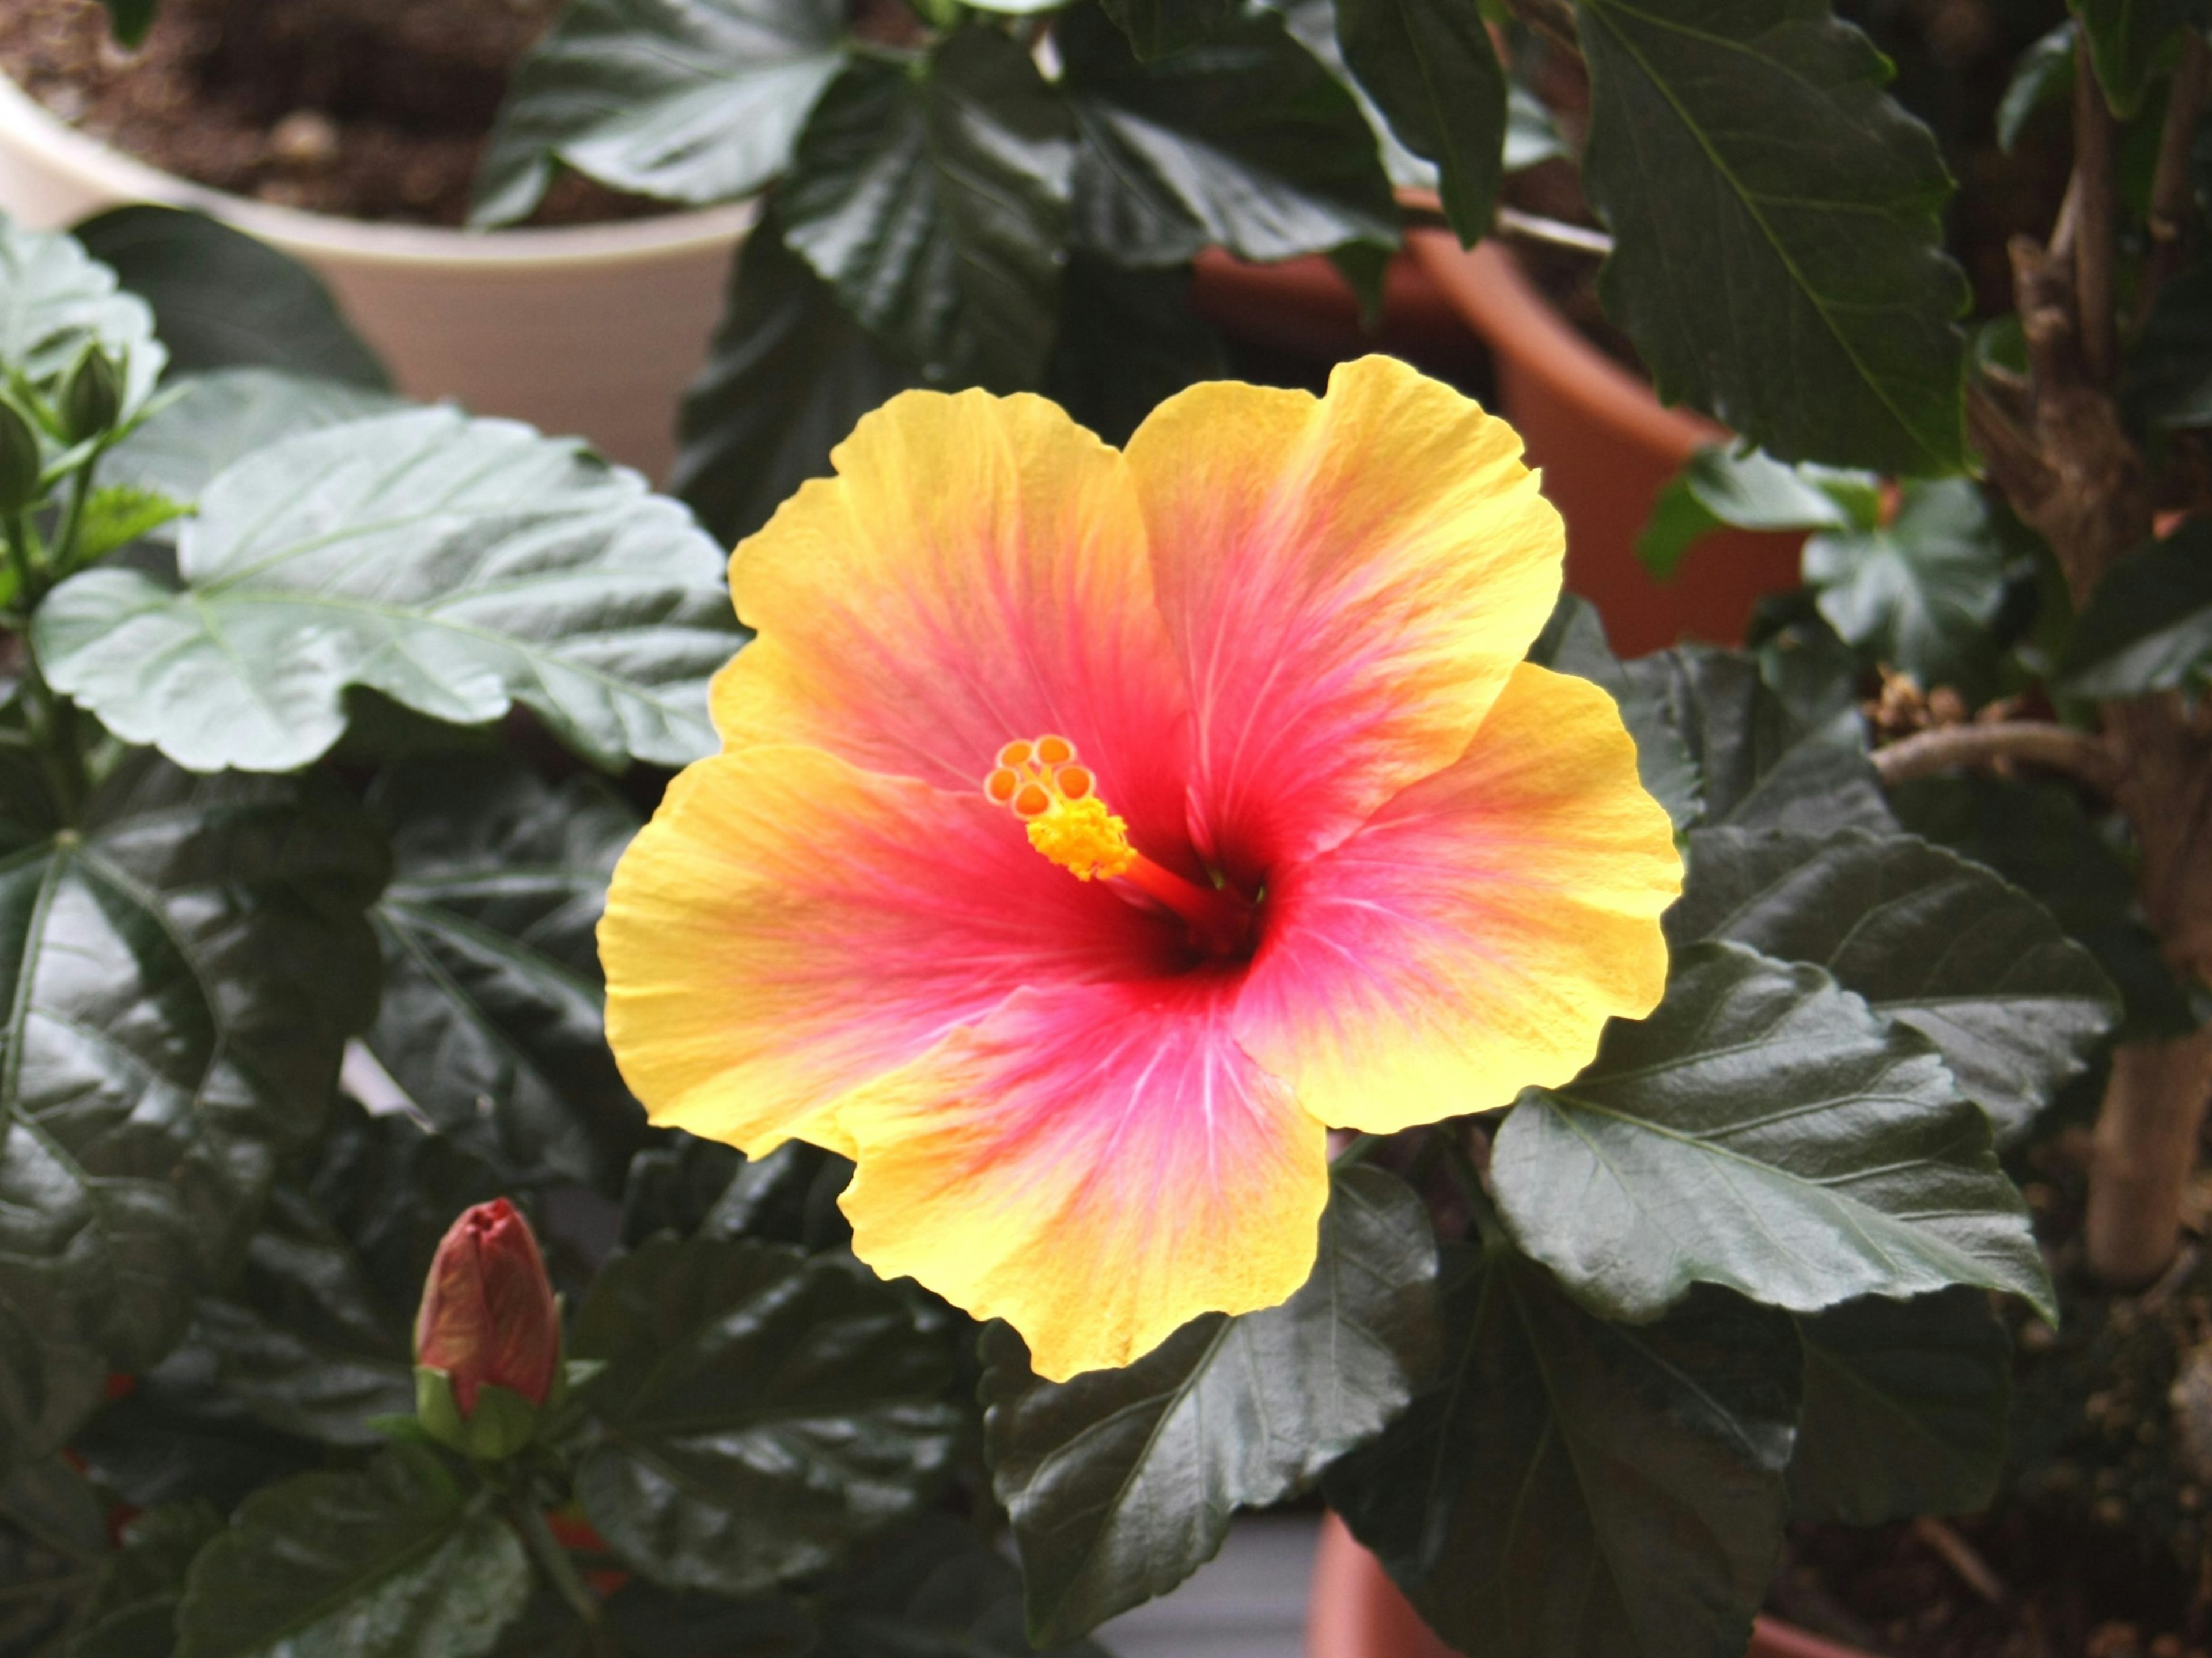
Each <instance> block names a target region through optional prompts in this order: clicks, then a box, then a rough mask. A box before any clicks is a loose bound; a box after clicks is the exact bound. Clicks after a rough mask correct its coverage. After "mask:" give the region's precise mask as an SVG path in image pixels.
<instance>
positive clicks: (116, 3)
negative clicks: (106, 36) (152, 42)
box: [101, 0, 161, 46]
mask: <svg viewBox="0 0 2212 1658" xmlns="http://www.w3.org/2000/svg"><path fill="white" fill-rule="evenodd" d="M101 3H102V4H104V5H105V6H106V8H107V27H108V29H109V31H110V32H111V33H112V34H113V35H114V36H115V42H116V44H117V45H118V46H137V44H138V43H139V42H140V41H142V40H143V39H145V38H146V31H147V30H148V29H149V28H151V27H154V15H155V12H156V11H158V10H159V9H161V0H101Z"/></svg>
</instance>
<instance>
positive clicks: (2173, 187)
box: [2136, 28, 2212, 327]
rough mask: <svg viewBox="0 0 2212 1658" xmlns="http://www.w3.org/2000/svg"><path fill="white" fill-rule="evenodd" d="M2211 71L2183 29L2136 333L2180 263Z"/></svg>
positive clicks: (2206, 54) (2206, 56)
mask: <svg viewBox="0 0 2212 1658" xmlns="http://www.w3.org/2000/svg"><path fill="white" fill-rule="evenodd" d="M2209 70H2212V48H2207V46H2205V44H2204V37H2203V35H2202V34H2200V33H2197V31H2196V30H2195V29H2193V28H2192V29H2184V30H2183V31H2182V33H2181V61H2180V62H2179V64H2176V65H2175V66H2174V71H2173V88H2172V91H2170V92H2169V93H2168V94H2166V125H2165V126H2164V127H2163V128H2162V129H2161V130H2160V133H2159V140H2158V166H2157V168H2156V170H2155V171H2154V173H2152V174H2151V185H2150V239H2151V249H2150V258H2149V261H2148V263H2147V264H2145V265H2144V267H2143V279H2142V291H2141V292H2140V293H2138V294H2137V295H2136V319H2137V321H2136V325H2137V326H2138V327H2140V326H2141V325H2142V319H2146V318H2148V316H2149V315H2150V307H2151V302H2152V301H2154V300H2155V299H2156V298H2157V297H2158V290H2159V289H2160V287H2162V286H2163V285H2164V284H2165V282H2166V278H2167V277H2168V276H2172V274H2173V271H2174V267H2175V266H2176V265H2178V264H2180V262H2181V254H2182V239H2183V234H2184V233H2185V231H2186V230H2187V229H2188V227H2189V210H2190V206H2191V191H2190V188H2189V150H2190V142H2191V139H2192V138H2194V137H2195V136H2196V133H2197V117H2198V116H2199V115H2201V114H2202V113H2203V110H2204V93H2205V84H2206V82H2207V80H2208V79H2212V73H2208V71H2209Z"/></svg>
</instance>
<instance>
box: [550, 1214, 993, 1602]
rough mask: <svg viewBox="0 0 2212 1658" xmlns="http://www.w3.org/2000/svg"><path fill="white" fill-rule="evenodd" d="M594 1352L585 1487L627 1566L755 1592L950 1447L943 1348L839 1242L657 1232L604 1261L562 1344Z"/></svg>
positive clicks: (592, 1511)
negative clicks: (789, 1242) (735, 1239)
mask: <svg viewBox="0 0 2212 1658" xmlns="http://www.w3.org/2000/svg"><path fill="white" fill-rule="evenodd" d="M572 1351H573V1353H574V1357H578V1358H581V1359H598V1360H601V1361H603V1362H604V1363H605V1364H606V1367H607V1368H606V1369H605V1370H604V1371H602V1372H600V1374H599V1376H597V1377H596V1378H595V1379H594V1380H593V1381H592V1383H591V1384H590V1387H589V1389H588V1392H587V1394H586V1398H587V1400H588V1401H589V1403H590V1405H591V1406H592V1411H593V1412H594V1414H595V1417H596V1418H597V1420H598V1421H599V1424H600V1426H601V1429H602V1434H601V1436H600V1438H599V1442H598V1443H597V1444H596V1445H595V1446H594V1447H593V1448H592V1450H591V1451H590V1452H589V1453H588V1454H587V1455H586V1456H585V1458H584V1460H583V1461H582V1463H581V1464H580V1466H579V1467H578V1468H577V1471H576V1489H577V1493H578V1495H579V1496H580V1497H582V1499H583V1502H584V1509H585V1512H586V1514H587V1515H589V1516H590V1517H591V1521H592V1524H593V1525H594V1526H596V1527H598V1528H599V1533H600V1534H601V1535H602V1536H604V1537H605V1539H606V1540H607V1541H608V1543H609V1544H610V1545H611V1546H612V1547H613V1548H614V1549H615V1551H616V1552H617V1553H619V1554H621V1555H622V1556H623V1558H624V1559H625V1560H626V1561H627V1562H628V1563H629V1564H630V1565H631V1566H632V1567H633V1568H634V1569H635V1570H638V1571H641V1572H642V1573H644V1574H645V1575H646V1576H649V1577H651V1578H653V1579H654V1580H655V1581H656V1582H660V1583H664V1584H666V1585H668V1586H670V1587H671V1588H701V1589H711V1590H714V1591H716V1592H717V1593H720V1594H755V1593H757V1592H759V1591H760V1590H763V1589H765V1588H769V1587H771V1586H772V1585H773V1584H774V1583H775V1582H776V1581H777V1580H779V1579H781V1578H786V1577H792V1576H801V1575H803V1574H805V1573H808V1572H813V1571H819V1570H822V1569H823V1568H824V1567H825V1566H828V1565H830V1564H834V1563H835V1562H836V1560H837V1558H839V1555H840V1553H841V1552H842V1550H843V1549H844V1548H845V1546H847V1545H848V1544H850V1543H851V1542H852V1541H853V1540H855V1539H856V1538H859V1537H861V1536H864V1535H866V1534H867V1533H870V1532H873V1531H877V1530H879V1529H880V1528H882V1527H884V1526H885V1525H887V1524H889V1523H890V1522H891V1521H895V1520H898V1519H901V1518H902V1517H904V1516H905V1515H909V1514H912V1513H913V1512H914V1511H915V1509H917V1508H918V1507H919V1506H920V1504H921V1502H922V1501H923V1500H924V1498H925V1497H927V1495H928V1494H929V1492H930V1491H931V1490H932V1489H933V1487H934V1486H935V1485H938V1484H939V1482H940V1481H941V1479H943V1477H944V1475H945V1472H946V1470H947V1468H948V1467H949V1465H950V1463H951V1455H952V1447H953V1433H954V1429H955V1426H956V1423H957V1417H956V1415H955V1413H954V1412H952V1411H951V1409H950V1408H949V1407H948V1406H945V1405H943V1404H940V1403H939V1402H938V1401H939V1397H940V1395H941V1394H943V1392H944V1390H945V1386H946V1384H947V1383H948V1382H949V1381H950V1380H951V1370H950V1366H949V1364H948V1363H947V1361H946V1358H945V1352H944V1349H943V1347H942V1346H941V1345H939V1343H938V1342H936V1341H935V1340H933V1339H931V1338H930V1337H928V1336H927V1335H926V1334H925V1333H923V1332H922V1331H921V1328H920V1327H918V1326H917V1324H916V1323H915V1319H914V1316H913V1315H912V1313H911V1312H910V1311H909V1310H908V1306H907V1303H905V1301H904V1300H903V1299H902V1297H900V1296H899V1295H898V1294H897V1293H896V1291H892V1290H890V1289H889V1288H887V1287H886V1286H884V1284H881V1283H879V1282H878V1281H877V1280H876V1279H875V1278H873V1277H872V1276H871V1275H870V1274H869V1273H868V1272H867V1270H866V1268H865V1267H862V1266H860V1265H859V1264H858V1263H857V1262H855V1261H853V1260H850V1259H849V1258H846V1257H840V1256H830V1255H815V1256H806V1255H801V1254H797V1253H795V1252H793V1251H790V1250H785V1249H778V1248H770V1247H769V1246H766V1245H763V1244H755V1243H732V1242H719V1241H714V1240H696V1241H693V1242H678V1241H677V1240H674V1239H669V1238H660V1239H655V1240H652V1241H649V1242H647V1243H646V1244H644V1245H643V1246H642V1247H641V1248H639V1249H638V1251H637V1252H636V1253H635V1254H632V1255H629V1256H626V1257H624V1258H623V1259H622V1260H617V1261H616V1262H614V1263H613V1264H612V1265H611V1266H608V1267H607V1268H605V1270H604V1271H603V1272H601V1273H600V1274H599V1280H598V1282H597V1283H595V1284H593V1285H592V1295H591V1299H590V1300H589V1301H587V1302H586V1303H585V1306H584V1310H583V1313H582V1315H581V1316H580V1318H579V1319H578V1321H577V1323H576V1327H575V1331H574V1340H573V1343H572Z"/></svg>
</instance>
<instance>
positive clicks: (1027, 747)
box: [999, 742, 1036, 766]
mask: <svg viewBox="0 0 2212 1658" xmlns="http://www.w3.org/2000/svg"><path fill="white" fill-rule="evenodd" d="M1035 748H1036V745H1035V744H1030V743H1020V742H1015V743H1009V744H1006V747H1004V748H1003V749H1000V750H999V763H1000V765H1002V766H1026V765H1028V764H1029V762H1030V754H1031V753H1032V752H1034V751H1035Z"/></svg>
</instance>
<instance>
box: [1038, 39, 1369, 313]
mask: <svg viewBox="0 0 2212 1658" xmlns="http://www.w3.org/2000/svg"><path fill="white" fill-rule="evenodd" d="M1055 39H1057V41H1058V42H1059V45H1060V53H1061V56H1062V58H1063V61H1064V62H1065V64H1066V74H1065V77H1064V79H1063V80H1062V82H1061V85H1062V87H1063V88H1064V89H1065V91H1066V96H1067V100H1068V103H1069V106H1070V107H1071V108H1072V109H1073V112H1074V116H1075V125H1076V131H1077V132H1078V134H1079V137H1080V138H1081V144H1080V146H1079V149H1078V150H1077V152H1076V158H1075V172H1074V182H1073V191H1074V204H1073V217H1072V226H1073V236H1074V240H1075V242H1076V244H1077V245H1078V246H1081V247H1085V248H1087V249H1089V250H1090V251H1091V252H1096V253H1099V254H1103V255H1105V256H1107V257H1109V258H1112V259H1113V260H1114V261H1115V263H1116V264H1124V265H1139V264H1144V265H1171V264H1184V263H1186V262H1187V261H1188V260H1189V259H1190V258H1193V257H1194V256H1195V255H1196V254H1197V253H1198V252H1200V250H1201V249H1202V248H1205V247H1206V246H1210V245H1213V244H1218V245H1220V246H1224V247H1226V248H1228V249H1229V250H1230V251H1231V252H1233V253H1235V254H1237V256H1238V257H1240V258H1247V259H1256V260H1277V259H1287V258H1294V257H1296V256H1297V255H1299V254H1302V253H1313V252H1322V251H1325V250H1327V249H1330V248H1334V247H1336V246H1340V245H1341V244H1343V243H1346V242H1355V241H1370V242H1374V243H1376V244H1377V245H1378V246H1385V247H1393V246H1396V244H1397V240H1398V224H1397V210H1396V208H1395V206H1394V205H1393V203H1392V202H1391V198H1390V181H1389V178H1388V177H1387V176H1386V175H1385V174H1384V173H1383V169H1382V167H1381V165H1380V164H1379V163H1378V162H1377V161H1376V153H1375V140H1374V137H1373V135H1372V134H1370V132H1369V131H1368V128H1367V123H1366V121H1365V120H1364V118H1362V116H1361V115H1360V112H1359V106H1358V105H1357V104H1356V103H1354V102H1353V101H1352V96H1351V94H1349V93H1347V92H1346V90H1345V89H1344V88H1342V87H1340V86H1339V85H1338V84H1337V82H1336V81H1335V80H1334V78H1333V77H1332V76H1330V75H1329V73H1328V70H1326V69H1324V68H1323V67H1322V65H1321V64H1318V63H1316V61H1315V60H1314V58H1313V57H1312V55H1311V54H1310V53H1309V52H1306V51H1305V50H1304V48H1303V47H1302V46H1299V45H1298V43H1297V41H1296V40H1294V39H1291V36H1290V35H1289V34H1288V33H1285V30H1284V27H1283V24H1282V22H1281V21H1280V20H1279V18H1277V17H1275V16H1274V15H1272V14H1269V13H1266V12H1254V13H1252V14H1250V15H1247V16H1245V17H1243V18H1241V19H1239V20H1238V21H1237V22H1236V23H1235V24H1234V26H1233V27H1228V28H1225V30H1223V31H1222V32H1221V33H1218V35H1217V36H1216V37H1215V38H1213V39H1211V40H1209V41H1208V42H1207V43H1206V45H1205V46H1199V47H1196V48H1194V49H1192V50H1189V51H1186V52H1177V53H1176V54H1175V55H1173V56H1172V57H1166V58H1159V59H1158V60H1156V61H1153V62H1152V63H1149V64H1146V63H1141V62H1139V60H1138V59H1137V58H1134V57H1133V56H1132V55H1131V54H1130V51H1129V47H1128V44H1127V41H1126V40H1125V39H1123V38H1122V37H1121V34H1120V33H1117V32H1116V31H1115V29H1114V27H1112V25H1110V24H1109V23H1108V22H1107V21H1106V20H1105V19H1104V18H1103V16H1101V15H1099V14H1098V13H1097V11H1096V10H1093V9H1089V8H1085V9H1080V10H1077V11H1074V12H1071V13H1070V14H1069V15H1067V17H1066V19H1065V20H1064V21H1062V23H1061V25H1060V29H1059V30H1058V32H1057V33H1056V35H1055ZM1066 308H1067V309H1069V310H1072V309H1073V307H1072V306H1070V307H1066Z"/></svg>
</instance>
